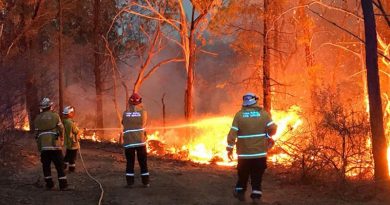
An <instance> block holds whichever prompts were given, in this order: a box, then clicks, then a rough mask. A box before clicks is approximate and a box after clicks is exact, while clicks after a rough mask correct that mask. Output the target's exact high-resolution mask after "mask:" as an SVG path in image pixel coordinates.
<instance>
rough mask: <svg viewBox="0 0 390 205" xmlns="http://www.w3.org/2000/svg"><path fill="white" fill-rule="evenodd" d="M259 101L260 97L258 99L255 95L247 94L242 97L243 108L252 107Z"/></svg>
mask: <svg viewBox="0 0 390 205" xmlns="http://www.w3.org/2000/svg"><path fill="white" fill-rule="evenodd" d="M258 100H259V97H257V96H256V95H255V94H254V93H245V95H244V96H242V101H243V102H242V106H250V105H253V104H256V103H257V101H258Z"/></svg>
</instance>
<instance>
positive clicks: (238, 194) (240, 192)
mask: <svg viewBox="0 0 390 205" xmlns="http://www.w3.org/2000/svg"><path fill="white" fill-rule="evenodd" d="M233 196H234V197H235V198H237V199H238V200H239V201H245V190H244V189H242V188H235V189H234V190H233Z"/></svg>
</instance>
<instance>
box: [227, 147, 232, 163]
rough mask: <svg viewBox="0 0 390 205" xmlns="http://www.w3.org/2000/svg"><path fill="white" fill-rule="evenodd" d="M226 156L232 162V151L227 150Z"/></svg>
mask: <svg viewBox="0 0 390 205" xmlns="http://www.w3.org/2000/svg"><path fill="white" fill-rule="evenodd" d="M227 156H228V159H229V160H230V161H233V149H230V150H228V153H227Z"/></svg>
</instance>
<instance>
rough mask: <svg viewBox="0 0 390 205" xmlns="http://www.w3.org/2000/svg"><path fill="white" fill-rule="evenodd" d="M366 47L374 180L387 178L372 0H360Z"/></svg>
mask: <svg viewBox="0 0 390 205" xmlns="http://www.w3.org/2000/svg"><path fill="white" fill-rule="evenodd" d="M361 4H362V9H363V16H364V31H365V32H364V33H365V49H366V69H367V87H368V100H369V108H370V109H369V112H370V126H371V134H372V153H373V156H374V167H375V172H374V174H375V180H376V181H377V182H379V181H382V180H384V179H388V178H389V176H388V165H387V157H386V156H387V144H386V138H385V134H384V129H383V111H382V101H381V92H380V83H379V73H378V72H379V71H378V54H377V35H376V23H375V16H374V9H373V5H372V4H373V2H372V0H362V1H361Z"/></svg>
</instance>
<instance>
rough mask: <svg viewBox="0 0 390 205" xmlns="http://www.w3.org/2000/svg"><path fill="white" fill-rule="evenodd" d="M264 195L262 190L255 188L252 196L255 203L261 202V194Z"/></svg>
mask: <svg viewBox="0 0 390 205" xmlns="http://www.w3.org/2000/svg"><path fill="white" fill-rule="evenodd" d="M262 195H263V192H262V191H257V190H253V191H252V194H251V198H252V201H253V203H254V204H259V203H260V202H261V196H262Z"/></svg>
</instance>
